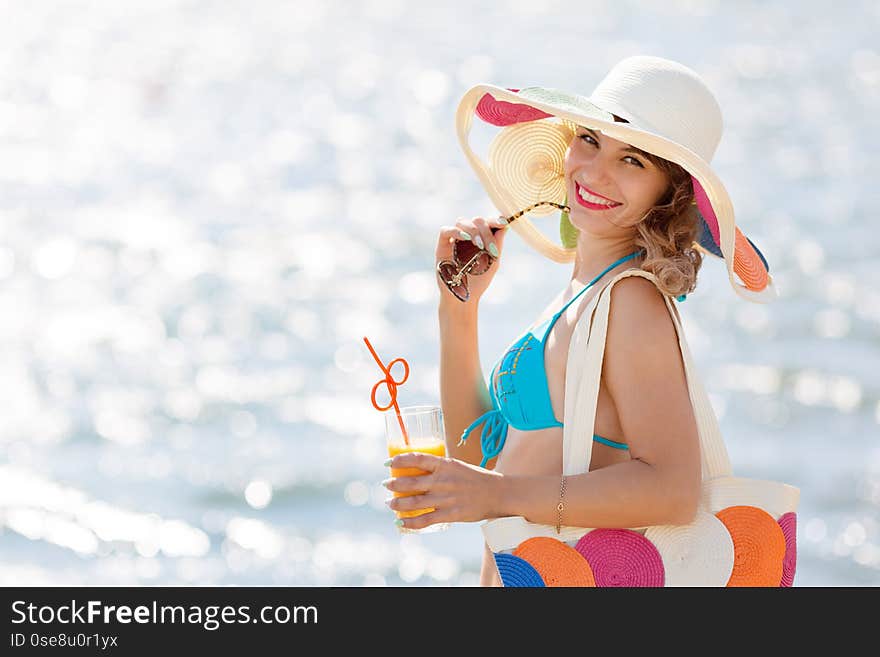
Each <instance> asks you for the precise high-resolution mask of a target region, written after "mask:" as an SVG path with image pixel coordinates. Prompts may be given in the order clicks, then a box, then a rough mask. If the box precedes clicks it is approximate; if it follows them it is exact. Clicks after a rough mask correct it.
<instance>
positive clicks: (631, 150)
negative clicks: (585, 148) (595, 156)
mask: <svg viewBox="0 0 880 657" xmlns="http://www.w3.org/2000/svg"><path fill="white" fill-rule="evenodd" d="M578 127H579V128H580V129H581V130H586V131H587V132H589V133H590V134H591V135H592V136H593V137H595V138H596V141H599V139H598V134H597V133H596V131H595V130H593V129H592V128H586V127H584V126H582V125H579V126H578ZM620 150H622V151H624V152H625V153H635V154H636V155H641V156H642V157H643V158H645V159H646V160H648V161H649V162H650V161H651V160H650V158H649V157H648V154H647V153H646V152H645V151H643V150H642V149H640V148H636V147H635V146H627V147H626V148H621V149H620Z"/></svg>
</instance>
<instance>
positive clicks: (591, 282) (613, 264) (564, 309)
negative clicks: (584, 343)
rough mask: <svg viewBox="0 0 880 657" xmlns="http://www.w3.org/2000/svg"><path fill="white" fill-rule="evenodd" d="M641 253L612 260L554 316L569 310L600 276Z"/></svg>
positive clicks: (634, 252)
mask: <svg viewBox="0 0 880 657" xmlns="http://www.w3.org/2000/svg"><path fill="white" fill-rule="evenodd" d="M639 253H641V251H633V252H632V253H630V254H629V255H627V256H623V257H622V258H620V259H619V260H616V261H614V262H612V263H611V264H610V265H608V266H607V267H606V268H605V269H604V270H603V271H602V273H601V274H599V275H598V276H596V278H594V279H593V280H592V281H590V282H589V283H587V284H586V285H585V286H584V288H583V289H582V290H581V291H580V292H578V293H577V294H575V295H574V296H573V297H572V298H571V299H569V300H568V302H567V303H566V304H565V305H564V306H562V308H560V309H559V311H558V312H557V313H556V314H555V315H554V317H556V318H558V317H559V316H560V315H562V313H564V312H565V311H566V310H568V307H569V306H570V305H571V304H573V303H574V302H575V301H577V300H578V299H579V298H580V296H581V295H582V294H583V293H584V292H586V291H587V290H589V289H590V288H591V287H593V285H595V283H596V281H598V280H599V279H600V278H602V277H603V276H604V275H605V274H607V273H608V272H609V271H611V270H612V269H614V268H615V267H616V266H617V265H619V264H621V263H623V262H626V261H627V260H632V259H633V258H635V257H636V256H637V255H639Z"/></svg>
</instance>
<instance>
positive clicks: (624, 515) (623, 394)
mask: <svg viewBox="0 0 880 657" xmlns="http://www.w3.org/2000/svg"><path fill="white" fill-rule="evenodd" d="M612 294H613V296H612V308H613V313H611V314H610V317H609V325H608V335H607V343H606V349H605V357H604V363H603V368H602V375H603V377H604V380H605V384H606V387H607V389H608V391H609V393H610V394H611V396H612V398H613V400H614V403H615V406H616V407H617V412H618V416H619V418H620V422H621V426H622V428H623V432H624V436H625V437H626V440H627V442H628V443H629V449H630V454H631V456H632V460H630V461H627V462H624V463H618V464H615V465H611V466H608V467H605V468H600V469H597V470H593V471H591V472H589V473H586V474H581V475H576V476H570V477H567V478H566V486H565V497H564V500H563V502H564V512H563V517H562V523H563V524H565V525H571V526H581V527H643V526H649V525H663V524H686V523H688V522H690V521H691V520H692V519H693V517H694V514H695V513H696V509H697V504H698V500H699V496H700V479H701V477H700V475H701V470H700V468H701V461H700V446H699V435H698V432H697V426H696V419H695V417H694V413H693V408H692V406H691V403H690V397H689V393H688V389H687V382H686V379H685V373H684V365H683V363H682V358H681V352H680V350H679V347H678V341H677V338H676V334H675V328H674V326H673V324H672V318H671V317H670V316H669V312H668V310H667V308H666V305H665V302H664V301H663V299H662V297H661V296H660V294H659V292H658V291H657V289H656V288H655V287H654V285H653V283H651V282H650V281H647V280H645V279H643V278H640V277H630V278H625V279H622V280H621V281H619V282H618V283H616V284H615V286H614V288H613V290H612ZM398 459H402V460H401V461H398ZM394 467H419V468H422V469H425V470H428V471H429V473H430V474H428V475H423V476H417V477H399V478H396V479H394V480H391V481H390V482H389V483H388V484H387V485H388V487H389V488H391V490H395V491H401V492H409V491H419V490H421V491H427V492H426V494H423V495H414V496H411V497H403V498H396V500H395V502H394V504H395V506H394V507H393V508H395V509H396V510H405V509H419V508H426V507H435V508H436V509H437V510H436V511H434V512H432V513H429V514H425V515H422V516H418V517H415V518H409V519H407V520H406V526H407V527H413V528H419V527H424V526H426V525H428V524H431V523H434V522H443V521H463V522H468V521H476V520H482V519H486V518H495V517H501V516H524V517H525V518H526V519H527V520H529V521H531V522H535V523H541V524H550V525H555V524H556V522H557V510H556V507H557V504H558V502H559V491H560V477H559V476H550V477H547V476H540V477H531V476H510V475H500V474H498V473H494V472H487V471H486V470H483V469H481V468H477V467H475V466H473V465H468V464H465V463H460V462H456V461H454V460H451V459H445V460H444V459H438V458H436V457H430V456H424V455H416V454H404V455H401V456H398V457H395V465H394Z"/></svg>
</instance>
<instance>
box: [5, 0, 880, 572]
mask: <svg viewBox="0 0 880 657" xmlns="http://www.w3.org/2000/svg"><path fill="white" fill-rule="evenodd" d="M878 33H880V5H878V4H877V3H876V2H867V1H855V2H847V3H833V4H829V3H823V2H815V1H806V2H794V1H792V2H775V3H765V2H757V1H754V2H737V3H722V2H720V1H719V2H713V1H701V0H676V1H670V2H639V3H637V2H613V3H612V2H585V1H581V2H577V3H575V2H562V1H546V2H522V1H520V0H511V1H508V2H491V3H488V2H487V3H482V2H460V1H455V2H444V3H432V4H428V3H418V4H412V3H404V2H402V1H396V0H395V1H384V0H383V1H367V2H349V1H344V2H343V1H331V2H326V3H315V2H257V3H254V2H242V1H230V2H222V3H220V2H216V3H212V2H204V1H195V0H192V1H185V0H160V1H158V2H157V1H156V0H151V1H150V2H145V1H142V0H126V1H125V2H115V3H114V2H87V1H85V0H65V1H58V2H33V3H5V7H4V20H3V21H2V22H0V35H2V43H3V44H4V45H3V48H2V49H0V316H2V318H3V321H2V322H0V418H2V420H0V585H4V586H9V585H22V584H23V585H41V584H58V585H63V584H91V585H103V584H111V585H113V584H125V585H130V584H149V585H154V584H155V585H158V584H242V585H263V584H281V585H288V584H289V585H335V586H365V585H366V586H381V585H389V586H471V585H475V584H476V583H477V579H478V572H479V559H480V556H481V550H482V538H481V534H480V529H479V525H477V524H463V525H457V526H453V527H452V528H451V529H449V530H448V531H446V532H444V533H438V534H429V535H424V536H414V535H407V536H400V535H398V534H397V531H396V529H395V527H394V525H393V523H392V514H391V512H390V511H389V510H388V509H387V508H386V507H385V505H384V499H385V497H386V491H385V489H384V488H382V487H381V485H380V481H381V480H382V479H384V478H385V477H386V476H387V470H386V469H385V468H383V467H382V465H381V463H382V461H383V460H384V459H385V454H384V439H383V418H382V416H381V414H380V413H378V412H377V411H375V410H374V409H373V407H372V405H371V404H370V389H371V387H372V385H373V384H374V382H375V381H376V380H377V378H378V377H379V372H378V370H377V369H376V367H375V364H374V363H373V361H372V359H371V357H370V355H369V353H368V352H367V350H366V349H365V347H364V344H363V342H362V337H363V336H368V337H369V338H370V341H371V342H372V344H373V345H374V346H375V348H376V350H377V352H378V353H379V354H380V355H381V356H382V357H383V358H385V359H387V360H390V359H392V358H396V357H398V356H403V357H405V358H407V360H408V361H409V364H410V366H411V370H412V372H411V375H410V379H409V380H408V381H407V383H406V384H405V385H404V386H402V387H401V388H400V390H399V395H400V397H399V401H400V403H401V404H402V405H411V404H421V403H436V402H437V401H438V399H439V390H438V387H439V382H438V345H437V337H438V333H437V326H436V299H437V294H438V292H437V288H436V283H435V280H434V276H433V271H432V265H433V249H434V244H435V241H436V235H437V231H438V229H439V227H440V226H441V225H443V224H448V223H452V222H454V220H455V218H456V217H458V216H462V215H478V214H487V213H492V214H494V213H495V210H494V208H492V207H491V205H490V203H489V201H488V199H487V198H486V196H485V194H484V193H483V192H482V191H481V188H480V186H479V184H478V182H477V180H476V178H475V176H474V175H473V174H472V173H471V171H470V169H469V167H468V165H467V163H466V162H465V160H464V158H463V157H462V155H461V152H460V149H459V147H458V144H457V141H456V138H455V134H454V128H453V113H454V109H455V106H456V104H457V101H458V99H459V98H460V96H461V94H462V93H463V92H464V91H465V90H466V89H467V88H468V87H469V86H470V85H471V84H474V83H477V82H492V83H494V84H498V85H501V86H509V87H522V86H529V85H542V86H550V87H560V88H563V89H570V90H573V91H578V92H581V93H585V94H588V93H589V92H590V91H591V90H592V87H593V86H594V85H595V84H596V83H597V82H598V81H599V80H600V79H601V77H602V76H603V75H604V73H605V72H606V71H607V70H608V68H609V67H610V66H612V65H613V64H614V63H615V62H616V61H618V60H619V59H620V58H622V57H625V56H628V55H632V54H656V55H660V56H664V57H670V58H672V59H677V60H679V61H682V62H683V63H685V64H688V65H690V66H692V67H693V68H695V69H696V70H697V71H699V72H700V73H701V74H702V75H704V76H705V78H706V79H707V81H708V82H709V84H710V86H712V88H713V90H714V91H715V93H716V95H717V96H718V98H719V101H720V103H721V106H722V109H723V111H724V117H725V134H724V137H723V139H722V142H721V145H720V147H719V150H718V152H717V154H716V157H715V160H714V162H713V163H714V165H715V167H716V168H717V170H718V171H719V173H720V175H721V177H722V179H723V180H724V181H725V184H726V185H727V187H728V191H729V192H730V194H731V197H732V199H733V201H734V204H735V207H736V208H737V220H738V222H739V223H740V225H741V226H742V228H743V230H744V231H745V232H746V233H747V234H748V235H749V236H750V237H751V238H752V239H753V240H754V241H755V242H756V244H758V245H759V247H760V248H761V250H762V252H763V253H764V255H765V256H766V257H767V258H768V260H769V261H770V267H771V273H772V274H773V276H774V279H775V281H776V283H777V285H778V287H779V289H780V299H779V300H778V301H777V302H775V303H774V304H771V305H766V306H758V305H751V304H748V303H747V302H745V301H743V300H740V299H739V298H738V297H737V296H736V295H735V294H734V293H733V291H732V290H731V289H730V288H729V285H728V282H727V279H726V274H725V272H724V269H723V267H722V266H721V265H720V263H718V262H717V261H714V260H711V261H707V262H706V264H705V266H704V267H703V269H702V271H701V273H700V281H699V285H698V288H697V290H696V292H695V293H693V294H692V295H690V296H689V297H688V299H687V301H686V302H685V303H683V304H682V305H681V306H680V309H681V312H682V315H683V319H684V323H685V329H686V331H687V338H688V340H689V343H690V346H691V349H692V352H693V354H694V357H695V361H696V363H697V366H698V368H699V373H700V376H701V377H702V379H703V381H704V383H705V385H706V388H707V390H708V391H709V394H710V397H711V401H712V403H713V406H714V407H715V410H716V412H717V414H718V417H719V421H720V424H721V428H722V432H723V433H724V436H725V440H726V442H727V446H728V450H729V451H730V455H731V460H732V462H733V467H734V472H735V473H736V474H737V475H739V476H745V477H756V478H763V479H775V480H779V481H784V482H786V483H789V484H792V485H795V486H798V487H799V488H800V489H801V503H800V508H799V511H798V557H799V559H798V570H797V575H796V578H795V585H801V586H847V585H856V586H875V585H877V584H878V583H880V522H878V508H880V374H878V372H880V292H878V290H877V285H876V282H877V280H878V279H877V273H876V266H877V262H878V257H880V240H878V219H877V216H878V210H880V199H878V195H880V191H878V189H880V188H878V186H877V185H876V184H875V179H874V176H875V175H876V172H877V167H876V164H875V163H874V161H873V159H874V157H875V156H876V154H877V153H878V152H880V148H878V146H880V143H878V142H880V131H878V130H877V122H876V118H875V117H876V116H877V113H878V109H880V49H878V45H877V34H878ZM551 230H552V228H551ZM569 275H570V270H569V269H568V267H566V266H561V265H557V264H554V263H552V262H550V261H548V260H544V259H542V258H541V257H540V256H539V255H537V254H536V253H534V252H531V251H530V250H528V248H527V247H526V246H525V245H524V244H523V243H522V241H520V240H519V239H518V237H517V236H513V237H512V238H511V239H509V240H508V241H507V243H506V251H505V257H504V259H503V261H502V263H501V271H500V272H499V275H498V276H497V277H496V280H495V282H494V283H493V287H492V289H491V290H490V291H489V292H488V293H487V295H486V296H485V297H484V299H483V304H482V306H483V307H482V313H481V325H480V354H481V358H482V359H483V361H484V366H485V371H486V372H488V370H489V367H490V366H491V363H492V362H494V360H495V358H496V357H497V356H498V355H499V353H500V351H501V350H503V348H504V347H505V346H506V345H507V344H508V343H509V342H510V341H511V340H513V339H514V338H515V337H516V335H517V333H518V332H519V331H520V330H521V329H522V328H523V327H524V326H526V325H528V324H530V323H531V322H532V320H533V319H534V318H535V316H536V315H537V313H538V312H539V311H540V310H541V309H542V308H544V307H545V306H546V304H547V303H548V302H549V300H550V299H551V298H553V296H555V294H556V293H557V292H558V291H559V290H560V289H561V288H562V287H563V286H564V285H565V283H566V281H567V279H568V276H569Z"/></svg>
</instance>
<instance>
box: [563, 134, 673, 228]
mask: <svg viewBox="0 0 880 657" xmlns="http://www.w3.org/2000/svg"><path fill="white" fill-rule="evenodd" d="M564 167H565V184H566V189H567V190H568V205H569V207H570V208H571V213H570V215H569V216H570V218H571V222H572V223H573V224H574V225H575V227H576V228H578V229H580V230H582V231H587V232H590V233H596V232H600V233H601V232H607V228H608V223H610V224H612V225H614V226H616V227H617V228H622V229H627V230H628V229H630V228H632V227H633V226H635V225H636V224H637V223H639V221H641V219H642V218H643V217H644V216H645V215H646V214H647V212H648V210H650V209H651V208H652V207H653V206H654V205H656V204H657V203H658V202H659V201H660V200H661V198H662V197H663V194H664V192H665V191H666V188H667V186H668V184H669V180H668V177H667V175H666V174H665V173H664V172H663V171H661V170H660V169H658V168H657V166H656V165H654V164H652V163H651V161H650V160H649V159H648V158H647V157H645V156H644V155H642V154H641V153H640V152H639V151H638V150H637V149H634V148H633V147H632V146H630V145H629V144H627V143H625V142H622V141H618V140H616V139H612V138H611V137H607V136H605V135H603V134H601V133H599V132H596V131H594V130H590V129H589V128H583V127H580V126H578V129H577V133H576V134H575V137H574V139H572V141H571V144H570V145H569V147H568V150H567V151H566V153H565V164H564ZM606 221H607V222H608V223H606ZM603 229H605V230H603Z"/></svg>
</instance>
